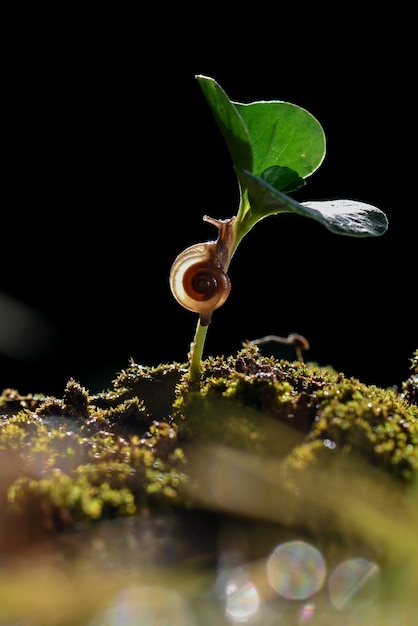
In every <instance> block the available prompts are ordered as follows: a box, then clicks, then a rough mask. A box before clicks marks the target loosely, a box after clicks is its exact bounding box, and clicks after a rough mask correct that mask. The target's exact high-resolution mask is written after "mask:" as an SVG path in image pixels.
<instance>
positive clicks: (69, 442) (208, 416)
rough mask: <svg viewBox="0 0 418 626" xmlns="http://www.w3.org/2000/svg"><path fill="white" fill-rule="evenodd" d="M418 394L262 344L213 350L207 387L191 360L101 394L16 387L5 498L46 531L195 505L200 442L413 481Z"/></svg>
mask: <svg viewBox="0 0 418 626" xmlns="http://www.w3.org/2000/svg"><path fill="white" fill-rule="evenodd" d="M417 358H418V351H417V352H416V353H415V355H414V359H413V365H414V367H415V373H416V371H417V370H416V368H417ZM415 375H416V374H414V376H415ZM415 400H416V379H415V378H413V377H412V379H411V380H410V381H409V382H406V383H405V385H404V386H403V389H402V391H401V392H400V393H398V392H397V391H396V390H394V389H389V390H384V389H380V388H378V387H374V386H367V385H364V384H362V383H361V382H360V381H358V380H356V379H353V378H350V379H348V378H346V377H345V376H344V375H343V374H341V373H337V372H335V371H333V370H332V368H322V367H319V366H318V365H316V364H304V363H301V362H288V361H285V360H277V359H274V358H273V357H271V358H266V357H263V356H262V355H260V354H259V352H258V349H257V348H255V347H254V346H247V347H245V348H244V349H243V350H241V351H240V352H238V354H237V355H235V356H230V357H228V358H224V357H218V358H213V357H211V358H208V359H207V360H206V361H205V362H204V363H203V367H202V374H201V379H200V381H199V385H198V386H196V385H195V384H193V385H191V384H190V382H189V378H188V372H187V368H186V367H185V365H184V364H177V363H171V364H167V365H160V366H158V367H155V368H153V367H144V366H140V365H137V364H135V363H133V362H131V363H130V367H129V368H127V369H126V370H123V371H122V372H121V373H120V374H119V375H118V376H117V378H116V379H115V380H114V381H113V386H112V387H111V388H109V389H107V390H105V391H103V392H102V393H99V394H95V395H90V394H89V393H88V391H87V390H86V389H85V388H83V387H82V386H81V385H80V384H79V383H77V382H76V381H74V380H73V379H71V380H70V381H69V382H68V384H67V386H66V388H65V390H64V394H63V397H62V398H51V397H42V396H33V397H32V396H25V397H22V396H20V395H19V393H18V392H17V391H13V390H10V389H9V390H5V391H4V392H3V394H2V396H1V397H0V407H1V412H0V465H1V467H7V472H3V474H2V480H1V481H0V501H1V502H2V503H3V504H4V506H6V507H7V508H9V509H10V510H11V511H13V514H14V515H19V516H23V517H24V516H26V517H27V518H28V519H30V520H31V522H30V523H31V524H32V525H34V524H35V525H36V524H39V527H42V528H48V529H57V528H58V529H59V528H67V527H73V526H74V525H75V524H77V523H78V522H80V521H84V522H85V521H95V520H98V519H104V518H109V517H114V516H127V515H128V516H129V515H135V514H138V513H139V512H140V511H142V510H149V509H150V508H151V509H152V508H153V507H157V508H158V507H161V506H164V507H166V506H172V505H174V504H175V505H176V506H178V505H179V504H186V503H185V501H184V500H183V497H184V493H185V492H186V491H187V487H188V484H189V480H190V477H189V474H188V452H189V451H190V450H191V448H192V447H193V446H195V445H197V446H199V445H202V444H204V445H206V444H211V445H212V444H216V445H220V446H223V447H227V448H231V449H234V450H238V451H243V452H245V453H251V454H252V455H258V456H259V457H260V458H265V459H266V463H267V460H268V459H270V460H271V459H274V460H277V461H279V463H280V464H281V465H280V467H281V470H280V471H281V472H286V471H288V470H289V469H290V468H293V469H295V468H296V469H297V470H298V471H301V470H303V471H305V472H306V471H309V468H314V467H316V468H317V467H321V468H327V467H331V466H332V464H334V463H335V460H336V459H341V458H344V459H346V460H349V459H350V458H352V459H353V460H354V459H356V463H357V461H358V460H359V459H360V460H361V462H362V463H363V464H364V465H368V466H370V467H371V468H373V470H377V471H382V472H383V473H384V474H387V475H390V476H392V477H394V478H395V479H396V480H400V481H403V482H404V483H407V482H409V481H411V480H412V479H413V478H414V476H415V475H416V471H417V468H418V407H417V404H416V401H415ZM187 504H190V503H187ZM34 520H35V521H34Z"/></svg>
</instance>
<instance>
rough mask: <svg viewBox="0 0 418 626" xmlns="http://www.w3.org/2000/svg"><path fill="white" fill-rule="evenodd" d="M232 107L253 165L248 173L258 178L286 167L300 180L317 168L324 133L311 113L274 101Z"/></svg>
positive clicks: (322, 152)
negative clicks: (246, 137) (240, 122)
mask: <svg viewBox="0 0 418 626" xmlns="http://www.w3.org/2000/svg"><path fill="white" fill-rule="evenodd" d="M233 104H234V105H235V107H236V109H237V111H238V113H239V114H240V115H241V117H242V119H243V120H244V123H245V124H246V126H247V129H248V132H249V135H250V138H251V146H252V150H253V156H254V164H253V167H252V169H251V170H249V171H251V172H253V173H254V174H256V175H257V176H261V175H262V174H263V172H264V171H265V170H267V169H268V168H271V167H272V166H280V167H287V168H289V169H290V170H294V171H295V172H296V173H297V174H298V175H299V176H300V177H301V178H302V179H303V178H306V177H308V176H310V175H311V174H312V173H313V172H314V171H315V170H317V169H318V167H319V166H320V165H321V163H322V161H323V160H324V157H325V151H326V143H325V134H324V131H323V129H322V126H321V125H320V123H319V122H318V120H316V119H315V118H314V116H313V115H311V113H309V112H308V111H306V110H305V109H303V108H302V107H299V106H297V105H295V104H290V103H289V102H281V101H276V100H272V101H269V102H266V101H262V102H253V103H251V104H240V103H238V102H234V103H233ZM235 165H238V164H237V163H235ZM243 169H244V168H243ZM245 169H249V168H245ZM276 188H277V189H279V190H280V188H279V187H276Z"/></svg>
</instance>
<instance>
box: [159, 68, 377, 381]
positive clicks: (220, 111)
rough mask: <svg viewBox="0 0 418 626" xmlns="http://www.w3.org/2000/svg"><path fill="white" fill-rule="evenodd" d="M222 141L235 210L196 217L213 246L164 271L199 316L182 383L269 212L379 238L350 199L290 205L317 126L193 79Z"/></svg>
mask: <svg viewBox="0 0 418 626" xmlns="http://www.w3.org/2000/svg"><path fill="white" fill-rule="evenodd" d="M196 79H197V80H198V82H199V84H200V87H201V88H202V91H203V95H204V96H205V98H206V101H207V103H208V105H209V107H210V108H211V110H212V113H213V115H214V117H215V121H216V123H217V125H218V127H219V130H220V131H221V133H222V135H223V138H224V140H225V142H226V145H227V148H228V151H229V154H230V156H231V159H232V163H233V167H234V170H235V173H236V175H237V179H238V186H239V192H240V195H239V207H238V212H237V214H236V215H234V216H233V217H231V218H228V219H215V218H213V217H208V216H206V215H205V216H204V217H203V220H204V221H206V222H208V223H210V224H212V225H214V226H216V228H217V229H218V237H217V239H216V240H214V241H208V242H206V243H199V244H195V245H193V246H191V247H189V248H187V249H186V250H185V251H184V252H182V253H181V254H180V255H179V256H178V257H177V258H176V259H175V261H174V263H173V266H172V268H171V272H170V288H171V291H172V293H173V295H174V297H175V298H176V300H177V301H178V302H179V303H180V304H181V305H182V306H183V307H185V308H186V309H188V310H190V311H194V312H196V313H198V314H199V319H198V322H197V327H196V332H195V336H194V340H193V342H192V344H191V348H190V353H189V362H190V370H189V373H190V381H191V382H192V381H196V380H198V379H199V374H200V366H201V361H202V354H203V348H204V344H205V339H206V334H207V330H208V326H209V324H210V321H211V318H212V313H213V311H215V310H216V309H217V308H219V307H220V306H221V305H222V304H223V303H224V302H225V300H226V299H227V297H228V296H229V293H230V289H231V284H230V281H229V277H228V268H229V264H230V262H231V259H232V257H233V255H234V254H235V251H236V249H237V247H238V245H239V244H240V242H241V241H242V239H243V237H245V235H246V234H247V233H249V232H250V230H251V229H252V228H253V227H254V226H255V224H257V222H259V221H260V220H262V219H264V218H265V217H267V216H270V215H278V214H280V213H291V212H293V213H298V214H299V215H302V216H304V217H308V218H311V219H314V220H316V221H317V222H320V223H321V224H323V225H324V226H325V227H326V228H327V229H328V230H330V231H331V232H333V233H335V234H337V235H348V236H352V237H379V236H381V235H383V234H384V233H385V232H386V230H387V228H388V221H387V218H386V215H385V214H384V213H383V212H382V211H381V210H380V209H378V208H376V207H375V206H372V205H370V204H365V203H364V202H359V201H356V200H348V199H342V200H324V201H308V202H302V203H300V202H297V201H296V200H294V199H293V198H292V197H291V196H289V195H288V194H289V193H292V192H294V191H296V190H297V189H299V188H300V187H302V186H303V185H305V184H306V183H305V179H306V178H308V177H309V176H311V174H313V173H314V172H315V170H317V169H318V167H319V166H320V165H321V163H322V161H323V160H324V157H325V152H326V141H325V134H324V131H323V128H322V126H321V124H320V123H319V122H318V120H316V119H315V117H314V116H313V115H311V113H309V112H308V111H306V110H305V109H303V108H301V107H299V106H297V105H295V104H291V103H289V102H282V101H278V100H272V101H257V102H252V103H249V104H243V103H239V102H233V101H231V100H230V99H229V98H228V96H227V95H226V93H225V92H224V91H223V89H222V88H221V87H220V85H219V84H218V83H217V82H216V81H215V80H214V79H213V78H210V77H208V76H203V75H198V76H196Z"/></svg>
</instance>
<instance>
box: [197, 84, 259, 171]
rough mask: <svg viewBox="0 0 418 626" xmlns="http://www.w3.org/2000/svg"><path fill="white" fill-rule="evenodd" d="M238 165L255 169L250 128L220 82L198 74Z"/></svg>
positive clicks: (234, 162) (233, 160) (250, 169)
mask: <svg viewBox="0 0 418 626" xmlns="http://www.w3.org/2000/svg"><path fill="white" fill-rule="evenodd" d="M196 79H197V80H198V82H199V84H200V87H201V88H202V91H203V94H204V96H205V98H206V101H207V103H208V105H209V107H210V108H211V110H212V113H213V115H214V117H215V121H216V123H217V125H218V127H219V130H220V131H221V133H222V135H223V138H224V140H225V143H226V145H227V147H228V150H229V153H230V155H231V158H232V162H233V164H234V165H235V166H236V167H240V168H242V169H245V170H249V171H250V172H252V171H253V153H252V147H251V139H250V136H249V134H248V129H247V127H246V125H245V124H244V122H243V120H242V118H241V116H240V115H239V113H238V111H237V109H236V107H235V106H234V105H233V104H232V102H231V101H230V100H229V98H228V96H227V95H226V93H225V92H224V91H223V89H221V87H220V86H219V85H218V83H217V82H216V81H215V80H213V78H209V77H208V76H202V75H198V76H196Z"/></svg>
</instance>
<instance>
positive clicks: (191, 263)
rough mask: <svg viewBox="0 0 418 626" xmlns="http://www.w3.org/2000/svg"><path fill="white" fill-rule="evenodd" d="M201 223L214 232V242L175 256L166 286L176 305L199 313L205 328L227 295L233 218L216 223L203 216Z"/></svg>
mask: <svg viewBox="0 0 418 626" xmlns="http://www.w3.org/2000/svg"><path fill="white" fill-rule="evenodd" d="M203 220H204V221H205V222H209V223H210V224H213V225H214V226H216V227H217V228H218V239H217V240H216V241H207V242H206V243H197V244H194V245H193V246H190V247H189V248H186V250H184V251H183V252H182V253H181V254H179V255H178V256H177V257H176V259H175V260H174V263H173V265H172V267H171V271H170V278H169V282H170V289H171V291H172V293H173V296H174V297H175V299H176V300H177V302H178V303H179V304H181V305H182V306H183V307H184V308H185V309H187V310H189V311H193V312H195V313H199V315H200V322H201V324H202V326H208V325H209V323H210V320H211V317H212V312H213V311H214V310H215V309H218V308H219V307H220V306H222V304H224V302H225V300H226V299H227V298H228V296H229V293H230V291H231V282H230V280H229V277H228V274H227V269H228V266H229V262H230V260H231V255H232V251H233V250H232V249H233V245H234V242H235V231H234V228H233V225H234V223H235V220H236V217H231V218H230V219H227V220H217V219H214V218H212V217H208V216H207V215H205V216H204V217H203Z"/></svg>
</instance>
